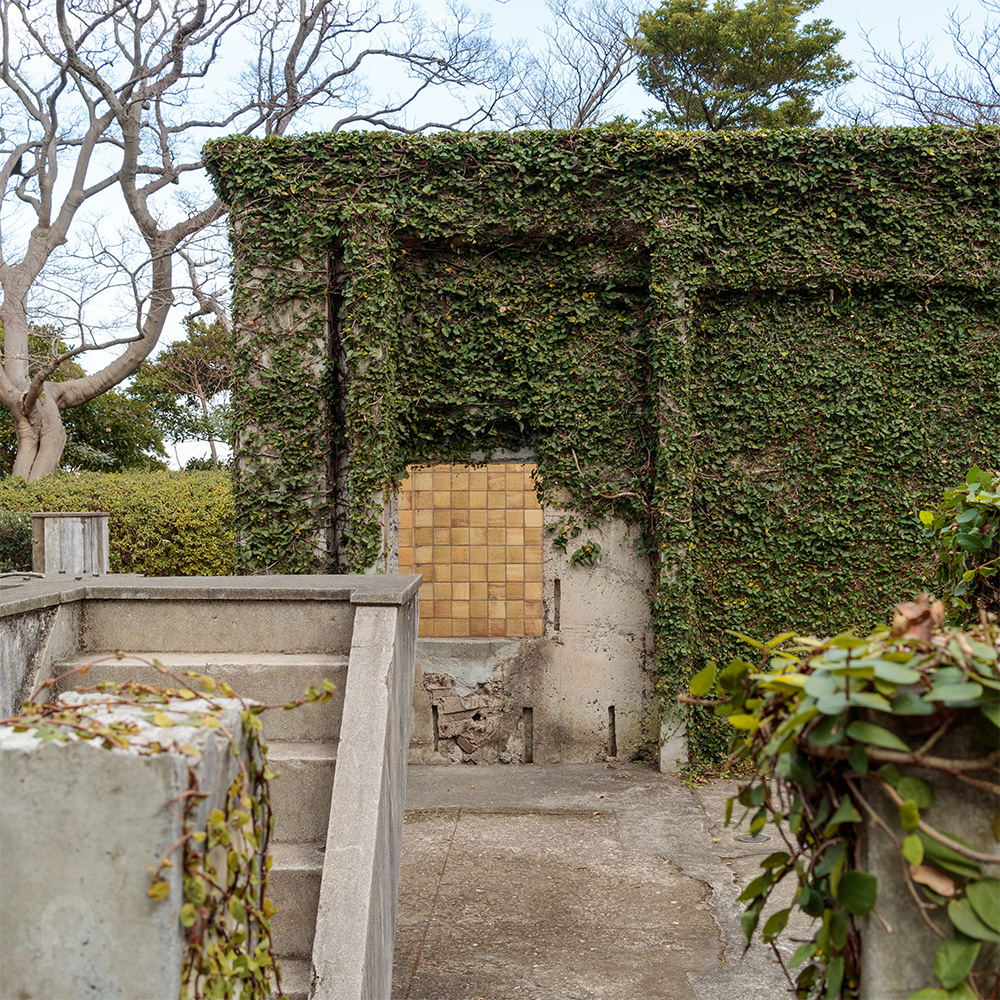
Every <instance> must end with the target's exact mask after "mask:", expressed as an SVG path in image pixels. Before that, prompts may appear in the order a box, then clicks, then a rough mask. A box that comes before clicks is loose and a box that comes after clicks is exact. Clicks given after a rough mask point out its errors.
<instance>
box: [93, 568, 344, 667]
mask: <svg viewBox="0 0 1000 1000" xmlns="http://www.w3.org/2000/svg"><path fill="white" fill-rule="evenodd" d="M150 583H151V585H152V587H151V589H155V590H158V591H159V594H158V596H157V599H156V600H148V599H146V595H141V596H138V597H136V598H135V599H129V598H127V597H115V598H114V599H112V600H101V599H99V598H91V599H89V600H87V601H84V602H83V607H82V609H81V612H80V623H79V624H80V627H79V641H80V648H81V649H83V650H85V651H92V650H101V649H118V648H120V647H121V645H122V644H123V643H126V642H127V643H128V644H129V645H130V646H131V647H132V649H163V650H176V651H180V652H183V651H185V650H191V649H197V650H204V651H206V652H239V651H241V650H247V649H254V650H261V651H262V652H268V653H285V652H291V653H306V652H309V651H310V650H322V651H323V652H330V653H334V652H336V653H344V654H346V653H348V652H349V651H350V648H351V635H352V633H353V631H354V606H353V605H352V604H351V603H350V602H349V601H346V600H325V599H324V600H299V599H297V600H282V599H280V598H277V599H276V598H275V596H274V595H273V594H272V595H269V596H267V597H264V598H263V599H261V600H247V599H246V593H245V591H244V590H243V588H242V587H241V586H240V585H239V584H237V585H236V587H235V588H234V589H233V591H232V592H231V593H230V594H227V593H226V591H225V588H224V587H223V589H221V590H220V589H218V584H217V583H216V584H215V585H214V587H213V586H211V585H210V586H209V587H207V588H205V590H204V591H203V593H202V594H201V595H199V594H198V593H197V585H196V587H195V589H192V588H191V586H190V585H189V584H188V583H187V582H185V581H181V582H180V584H179V586H178V587H177V588H176V589H175V592H174V594H173V595H172V596H171V595H170V593H169V591H170V584H169V583H168V582H166V581H160V582H159V583H154V582H153V581H150ZM136 589H137V590H139V591H142V590H144V589H145V588H144V586H143V585H142V583H141V582H140V583H139V585H138V586H137V588H136ZM213 589H214V590H215V593H214V595H213V596H212V598H208V594H207V591H209V590H213ZM230 596H232V597H233V598H235V599H234V600H229V599H228V598H229V597H230ZM220 598H222V599H220Z"/></svg>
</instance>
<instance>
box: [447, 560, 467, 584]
mask: <svg viewBox="0 0 1000 1000" xmlns="http://www.w3.org/2000/svg"><path fill="white" fill-rule="evenodd" d="M451 579H452V581H455V580H465V581H467V580H468V579H469V567H468V564H466V563H459V564H457V565H455V566H452V567H451Z"/></svg>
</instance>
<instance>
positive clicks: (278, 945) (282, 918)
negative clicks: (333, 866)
mask: <svg viewBox="0 0 1000 1000" xmlns="http://www.w3.org/2000/svg"><path fill="white" fill-rule="evenodd" d="M271 854H272V856H273V857H274V863H273V864H272V865H271V872H270V875H269V878H268V883H267V885H268V893H269V895H270V898H271V900H272V901H273V902H274V905H275V906H276V907H277V910H278V911H277V913H275V915H274V916H273V917H272V918H271V937H272V941H273V943H274V950H275V952H277V953H278V954H280V955H283V956H293V957H299V958H303V957H308V956H309V955H310V954H311V953H312V946H313V936H314V934H315V931H316V909H317V907H318V905H319V891H320V879H321V877H322V874H323V860H324V859H323V851H322V849H321V843H320V844H289V843H275V844H273V845H272V847H271Z"/></svg>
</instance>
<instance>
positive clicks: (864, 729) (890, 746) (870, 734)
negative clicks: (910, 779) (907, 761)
mask: <svg viewBox="0 0 1000 1000" xmlns="http://www.w3.org/2000/svg"><path fill="white" fill-rule="evenodd" d="M847 735H848V737H850V739H852V740H858V742H860V743H870V744H872V745H873V746H877V747H885V749H886V750H902V751H903V752H904V753H908V752H909V749H910V748H909V747H908V746H907V745H906V744H905V743H904V742H903V741H902V740H901V739H900V738H899V737H898V736H896V735H895V733H890V732H889V730H888V729H883V727H882V726H876V725H875V723H873V722H852V723H851V724H850V725H849V726H848V727H847Z"/></svg>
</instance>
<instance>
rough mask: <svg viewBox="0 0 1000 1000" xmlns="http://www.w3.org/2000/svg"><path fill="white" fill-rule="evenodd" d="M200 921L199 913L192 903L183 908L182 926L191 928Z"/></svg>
mask: <svg viewBox="0 0 1000 1000" xmlns="http://www.w3.org/2000/svg"><path fill="white" fill-rule="evenodd" d="M197 919H198V911H197V910H196V909H195V907H194V905H193V904H192V903H185V904H184V905H183V906H182V907H181V916H180V920H181V925H182V926H184V927H191V926H192V925H193V924H194V922H195V920H197Z"/></svg>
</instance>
